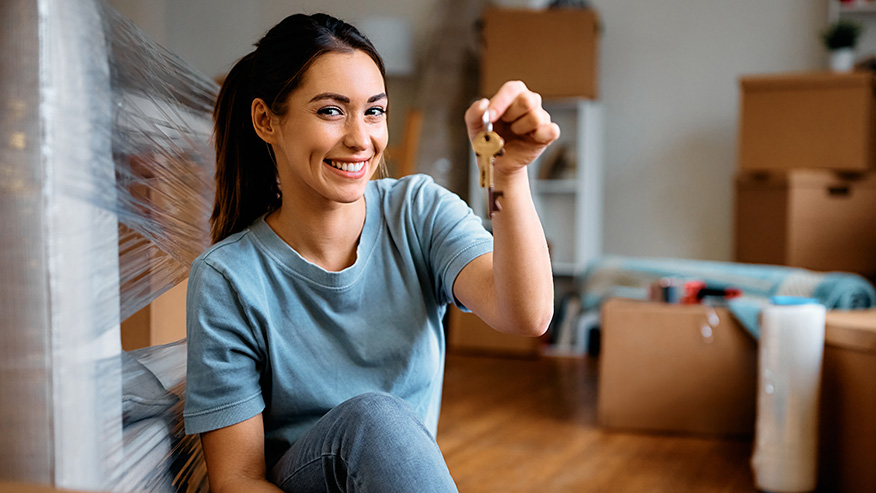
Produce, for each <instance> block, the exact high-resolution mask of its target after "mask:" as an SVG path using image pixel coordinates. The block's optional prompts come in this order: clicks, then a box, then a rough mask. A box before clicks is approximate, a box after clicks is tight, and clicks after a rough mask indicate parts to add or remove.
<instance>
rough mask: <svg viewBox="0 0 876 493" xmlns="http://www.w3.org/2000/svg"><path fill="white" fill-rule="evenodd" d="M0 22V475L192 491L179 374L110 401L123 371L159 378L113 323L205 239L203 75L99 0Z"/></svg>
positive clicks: (110, 487) (201, 478) (23, 4)
mask: <svg viewBox="0 0 876 493" xmlns="http://www.w3.org/2000/svg"><path fill="white" fill-rule="evenodd" d="M0 24H2V28H0V39H2V43H0V105H2V108H3V109H2V113H0V114H2V118H0V274H2V281H0V313H2V314H3V317H2V318H0V480H8V481H21V482H32V483H41V484H50V485H55V486H60V487H64V488H76V489H84V490H94V491H172V490H173V489H179V488H183V489H188V490H189V491H196V490H198V489H201V488H204V486H205V475H204V470H203V459H202V458H201V457H200V451H199V449H198V448H197V447H198V444H197V440H192V439H191V437H189V438H184V437H183V435H182V433H181V420H180V418H179V416H181V414H180V407H181V399H182V393H181V390H180V389H181V388H182V386H183V385H184V376H183V377H182V378H181V379H180V381H179V382H177V384H175V385H174V386H173V387H172V388H170V387H169V388H164V387H163V386H162V389H163V390H162V391H163V392H164V394H162V395H160V396H159V397H160V398H159V399H158V401H160V402H169V401H168V400H173V399H174V398H175V399H176V400H175V401H174V402H175V404H174V405H172V406H169V407H167V406H154V407H153V408H151V409H153V411H155V415H154V416H148V417H141V419H138V420H135V421H131V419H130V416H129V415H128V414H126V410H125V409H124V406H125V404H126V403H128V402H130V400H127V401H124V402H123V395H124V396H126V398H128V397H131V396H132V395H135V396H136V394H137V391H139V390H142V389H140V388H138V387H137V386H136V385H137V384H136V381H137V379H132V378H131V377H132V376H135V375H141V376H142V375H146V376H148V375H150V374H152V375H153V377H154V378H158V379H159V380H160V379H161V378H160V377H159V376H158V375H157V374H154V372H153V369H150V368H148V367H146V366H143V367H138V366H136V365H133V366H132V365H129V364H126V362H127V361H129V360H130V359H131V357H132V356H131V355H129V354H126V353H123V352H122V350H121V344H120V334H119V324H120V322H121V321H122V320H124V319H125V318H127V317H128V316H129V315H131V314H133V313H134V312H136V311H137V310H139V309H140V308H142V307H144V306H146V305H147V304H149V303H150V302H151V301H152V300H154V299H155V298H156V297H158V296H159V295H160V294H161V293H163V292H164V291H166V290H168V289H170V288H171V287H173V286H174V285H175V284H177V283H179V282H181V281H182V280H183V279H185V277H186V276H187V275H188V269H189V265H190V264H191V261H192V260H193V259H194V258H195V257H196V256H197V255H198V254H199V253H200V252H201V251H203V250H204V248H206V246H207V245H208V243H209V234H208V217H209V213H210V208H211V205H212V200H213V198H212V193H213V192H212V190H213V185H212V176H213V166H214V155H213V150H212V146H211V141H210V133H211V113H212V108H213V103H214V100H215V96H216V93H217V90H218V87H217V86H216V84H215V83H214V82H212V81H211V80H209V79H208V78H207V77H205V76H203V75H201V74H199V73H198V72H197V71H196V70H194V69H193V68H192V67H190V66H189V65H187V64H186V63H185V62H183V61H182V60H180V59H179V58H178V57H176V56H174V55H173V54H171V53H169V52H168V51H167V50H165V49H164V48H162V47H160V46H158V45H156V44H155V43H153V42H151V41H150V40H149V39H148V38H147V37H146V36H144V35H143V34H142V33H141V32H140V31H139V30H138V29H137V28H136V27H135V26H134V25H133V24H131V23H130V22H129V21H127V20H126V19H124V18H123V17H121V16H120V15H119V14H118V13H116V12H115V11H113V10H112V9H111V8H109V7H108V6H106V5H105V4H104V3H103V2H102V1H101V0H75V1H71V0H3V2H0ZM181 344H184V343H181ZM153 351H155V352H156V354H164V355H165V356H163V357H164V358H167V359H168V360H169V361H171V362H174V361H175V362H176V363H173V364H172V365H171V366H173V367H176V368H178V367H179V361H180V360H182V361H184V351H182V352H180V351H179V349H178V346H173V348H171V347H167V348H155V349H154V350H153ZM153 359H154V358H153ZM144 368H145V369H144ZM131 372H134V373H131ZM140 397H142V396H140ZM140 397H137V398H140ZM147 422H150V423H152V425H150V426H147V424H146V423H147ZM147 429H148V430H151V431H146V430H147ZM161 443H164V444H165V445H166V447H160V446H159V444H161ZM155 451H164V452H160V453H156V452H155ZM146 452H151V456H152V457H153V458H154V459H155V460H154V462H151V463H147V462H144V460H145V459H137V460H134V458H136V457H144V456H145V455H146ZM181 452H184V453H181ZM146 464H151V466H150V467H149V468H148V470H147V467H146ZM138 470H140V473H138V472H137V471H138ZM162 474H164V475H165V476H162ZM168 475H169V476H168ZM168 477H169V478H170V480H169V481H165V479H167V478H168Z"/></svg>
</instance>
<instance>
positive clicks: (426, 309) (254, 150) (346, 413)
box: [185, 14, 559, 492]
mask: <svg viewBox="0 0 876 493" xmlns="http://www.w3.org/2000/svg"><path fill="white" fill-rule="evenodd" d="M387 108H388V100H387V96H386V88H385V85H384V69H383V63H382V61H381V59H380V57H379V55H378V54H377V53H376V51H375V50H374V47H373V46H372V45H371V43H370V42H369V41H368V40H367V39H366V38H364V37H363V36H362V35H361V34H360V33H359V32H358V31H356V29H355V28H353V27H352V26H350V25H348V24H345V23H343V22H341V21H339V20H337V19H334V18H332V17H329V16H326V15H321V14H319V15H313V16H306V15H293V16H290V17H288V18H286V19H285V20H283V21H282V22H281V23H280V24H278V25H277V26H275V27H274V28H272V29H271V30H270V31H269V32H268V33H267V34H266V35H265V37H264V38H263V39H262V40H261V41H259V42H258V43H257V44H256V50H255V51H253V52H252V53H250V54H249V55H247V56H245V57H244V58H243V59H241V60H240V61H239V62H238V63H237V64H236V65H235V66H234V67H233V68H232V70H231V71H230V73H229V74H228V77H227V78H226V80H225V82H224V84H223V86H222V89H221V92H220V94H219V99H218V101H217V106H216V111H215V114H214V119H215V127H216V128H215V130H216V132H215V136H216V150H217V172H216V181H217V193H216V202H215V206H214V212H213V217H212V232H213V240H214V242H215V244H214V245H213V246H212V247H211V248H210V249H209V250H208V251H206V252H205V253H204V254H202V255H201V256H200V257H199V258H198V259H197V260H196V261H195V262H194V263H193V266H192V271H191V276H190V281H189V297H188V300H187V303H188V319H187V325H188V341H189V342H188V344H189V359H188V377H187V385H188V389H187V399H186V412H185V424H186V431H187V433H200V434H201V440H202V443H203V447H204V452H205V456H206V460H207V468H208V472H209V478H210V483H211V487H212V489H213V491H218V492H222V491H247V492H256V491H277V489H276V488H277V486H279V487H281V488H282V489H284V490H285V491H347V490H350V491H353V490H355V491H379V492H392V491H416V492H428V491H455V486H454V483H453V480H452V479H451V477H450V474H449V472H448V470H447V466H446V465H445V463H444V460H443V457H442V456H441V452H440V451H439V450H438V447H437V445H436V443H435V440H434V434H435V431H436V426H437V421H438V408H439V405H440V398H441V384H442V371H443V366H444V339H443V332H442V327H441V319H442V315H443V313H444V310H445V307H446V305H447V304H448V303H457V304H458V305H460V306H462V307H467V308H468V309H470V310H472V311H473V312H475V313H476V314H477V315H478V316H480V317H481V318H482V319H483V320H485V321H486V322H487V323H489V324H490V325H491V326H492V327H494V328H495V329H497V330H500V331H503V332H509V333H514V334H523V335H530V336H537V335H540V334H542V333H543V332H544V330H545V328H546V326H547V324H548V322H549V320H550V318H551V315H552V306H553V291H552V289H553V288H552V280H551V271H550V262H549V259H548V252H547V246H546V241H545V238H544V233H543V232H542V230H541V225H540V223H539V221H538V217H537V215H536V213H535V209H534V206H533V204H532V199H531V196H530V193H529V187H528V182H527V178H526V168H525V166H526V165H527V164H528V163H530V162H532V160H533V159H535V157H537V156H538V155H539V154H540V153H541V152H542V151H543V150H544V148H545V147H546V146H547V145H548V144H550V143H551V142H552V141H554V140H555V139H556V138H557V137H558V135H559V128H558V127H557V126H556V124H554V123H551V121H550V117H549V115H548V114H547V113H546V112H545V111H544V110H543V109H542V108H541V106H540V99H539V97H538V95H536V94H534V93H532V92H530V91H528V90H527V89H526V88H525V86H524V85H523V84H522V83H519V82H518V83H509V84H506V85H505V86H504V87H503V88H502V89H501V90H500V91H499V93H498V94H496V95H495V96H494V97H493V98H492V99H491V100H489V101H488V100H486V99H485V100H481V101H478V102H476V103H474V104H473V105H472V106H471V107H470V108H469V110H468V111H467V112H466V114H465V120H466V124H467V126H468V131H469V134H470V136H471V137H474V135H476V134H477V132H479V131H481V129H482V127H483V125H484V124H483V120H482V116H483V115H484V112H486V111H489V116H490V120H491V121H492V122H495V127H496V131H497V132H499V133H500V134H501V135H502V136H503V137H504V138H505V140H506V145H505V152H504V154H503V155H502V156H501V157H499V158H497V159H496V171H495V184H496V187H497V189H499V190H502V191H503V192H504V197H503V198H502V199H501V212H499V213H497V214H496V216H495V217H494V219H493V228H494V237H491V235H490V234H488V233H487V232H486V231H485V230H484V229H483V227H482V226H481V222H480V220H479V219H478V218H477V217H476V216H474V215H473V214H472V213H471V211H470V209H469V208H468V207H467V206H466V205H465V203H464V202H462V201H461V200H460V199H459V198H458V197H456V196H455V195H453V194H451V193H450V192H448V191H446V190H444V189H443V188H441V187H439V186H437V185H435V184H434V183H433V182H432V181H431V180H430V179H429V178H427V177H425V176H422V175H419V176H414V177H409V178H405V179H401V180H376V181H375V180H371V177H372V175H373V174H374V173H375V171H376V170H377V168H378V167H379V165H380V163H381V162H382V159H383V151H384V149H385V147H386V144H387V140H388V135H387V124H386V118H387ZM269 481H270V482H269ZM272 483H273V484H272ZM274 485H277V486H274Z"/></svg>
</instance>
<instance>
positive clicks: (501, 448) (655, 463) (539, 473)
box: [438, 354, 755, 493]
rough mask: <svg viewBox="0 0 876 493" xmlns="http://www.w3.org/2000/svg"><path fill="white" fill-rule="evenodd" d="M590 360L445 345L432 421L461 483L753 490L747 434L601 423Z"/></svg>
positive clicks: (543, 490)
mask: <svg viewBox="0 0 876 493" xmlns="http://www.w3.org/2000/svg"><path fill="white" fill-rule="evenodd" d="M596 369H597V364H596V361H595V360H593V359H591V358H540V359H513V358H494V357H484V356H464V355H459V354H450V355H448V357H447V370H446V376H445V384H444V401H443V404H442V410H441V421H440V422H439V425H438V444H439V445H440V446H441V449H442V451H443V452H444V456H445V458H446V460H447V464H448V466H449V467H450V472H451V474H453V477H454V479H455V480H456V483H457V485H458V486H459V490H460V491H461V492H463V493H478V492H491V493H492V492H536V493H553V492H636V493H640V492H752V491H755V489H754V487H753V480H752V475H751V471H750V469H749V457H750V453H751V442H750V441H746V440H718V439H705V438H695V437H686V436H673V435H649V434H634V433H621V432H613V431H607V430H603V429H601V428H599V427H598V426H597V424H596V380H597V379H596V377H597V375H596Z"/></svg>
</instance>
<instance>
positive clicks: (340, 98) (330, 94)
mask: <svg viewBox="0 0 876 493" xmlns="http://www.w3.org/2000/svg"><path fill="white" fill-rule="evenodd" d="M326 99H331V100H333V101H337V102H339V103H344V104H350V98H348V97H347V96H343V95H341V94H336V93H333V92H324V93H321V94H317V95H316V96H314V97H312V98H310V102H311V103H313V102H316V101H323V100H326ZM381 99H386V93H385V92H382V93H380V94H375V95H374V96H371V97H370V98H368V103H373V102H375V101H380V100H381Z"/></svg>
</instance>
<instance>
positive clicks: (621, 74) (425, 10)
mask: <svg viewBox="0 0 876 493" xmlns="http://www.w3.org/2000/svg"><path fill="white" fill-rule="evenodd" d="M440 1H441V0H369V1H364V0H322V1H320V0H260V1H248V2H241V1H239V0H187V1H185V2H167V0H152V2H155V4H156V5H158V6H159V7H158V8H159V9H164V11H165V12H164V15H165V24H164V28H165V29H166V34H164V35H165V36H166V40H167V42H166V46H167V47H168V48H170V49H171V50H173V51H175V52H177V53H178V54H180V55H181V56H182V57H183V58H186V59H187V60H189V61H190V62H192V63H193V64H194V65H195V66H196V67H198V68H200V69H201V70H203V71H204V72H205V73H207V74H208V75H211V76H215V75H219V74H222V73H224V72H225V71H226V70H227V69H228V68H229V67H230V65H231V63H233V61H234V60H236V59H237V58H239V57H240V56H242V55H243V54H245V53H246V52H248V51H249V50H250V49H251V44H252V43H253V42H254V41H256V40H257V39H258V38H259V37H260V36H261V35H262V34H263V33H264V32H265V30H267V29H268V28H269V27H270V26H271V25H273V24H275V23H276V22H278V21H279V20H280V19H281V18H282V17H284V16H285V15H288V14H290V13H293V12H298V11H302V12H308V13H313V12H318V11H324V12H328V13H331V14H333V15H336V16H338V17H341V18H344V19H347V20H351V21H355V18H357V17H359V16H363V15H367V14H393V15H402V16H406V17H408V18H410V19H411V21H412V23H413V25H414V28H415V35H416V38H415V42H416V43H417V50H418V51H420V52H421V55H428V54H423V53H422V50H423V47H424V46H425V45H426V40H427V38H428V36H429V32H430V29H431V22H432V21H433V19H436V18H438V16H436V15H435V9H436V8H437V7H438V6H439V5H440ZM506 1H515V2H517V4H521V2H524V1H530V2H531V1H532V0H506ZM827 1H828V0H768V1H763V0H733V1H727V0H700V1H695V2H692V1H689V0H661V1H659V2H655V1H653V0H593V2H592V3H593V4H594V5H595V6H596V8H597V9H598V10H599V11H600V15H601V17H602V19H603V23H604V27H605V31H604V37H603V41H602V65H601V76H600V79H601V99H602V100H603V102H604V105H605V124H606V128H605V138H606V142H605V147H604V149H605V197H606V202H605V234H604V238H605V245H604V250H605V251H606V252H607V253H617V254H625V255H645V256H672V257H684V258H703V259H716V260H730V259H731V256H732V241H733V237H732V235H733V231H732V229H733V227H732V221H733V207H732V206H733V176H734V172H735V168H736V154H737V151H736V138H737V113H738V78H739V77H740V76H741V75H744V74H755V73H765V72H781V71H791V70H809V69H820V68H822V67H823V66H824V60H825V55H824V51H823V49H822V48H821V45H820V40H819V34H818V33H819V32H820V31H821V29H822V28H823V27H824V26H825V24H826V22H827ZM111 3H112V4H114V5H116V6H117V7H119V8H120V10H122V11H123V13H128V12H134V14H136V13H137V11H138V9H139V10H140V11H142V10H143V7H142V6H141V4H142V3H143V2H142V1H141V0H112V1H111ZM148 13H149V12H148V11H147V12H146V14H148ZM134 14H131V13H128V15H130V16H132V17H133V18H134V20H135V22H138V23H139V22H140V21H139V20H138V19H137V18H136V17H134ZM137 15H141V16H143V12H140V14H137ZM155 17H156V15H155V14H154V13H152V14H151V17H150V15H145V16H143V18H144V22H146V23H147V24H151V25H153V26H158V28H160V27H161V26H160V24H161V22H159V21H158V20H156V19H155ZM159 17H160V16H159ZM150 18H151V19H152V20H149V19H150ZM143 27H144V28H146V30H147V31H149V28H150V26H149V25H144V26H143ZM411 92H412V93H413V92H415V91H411ZM393 132H395V130H393ZM459 168H460V169H462V168H463V167H459Z"/></svg>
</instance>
